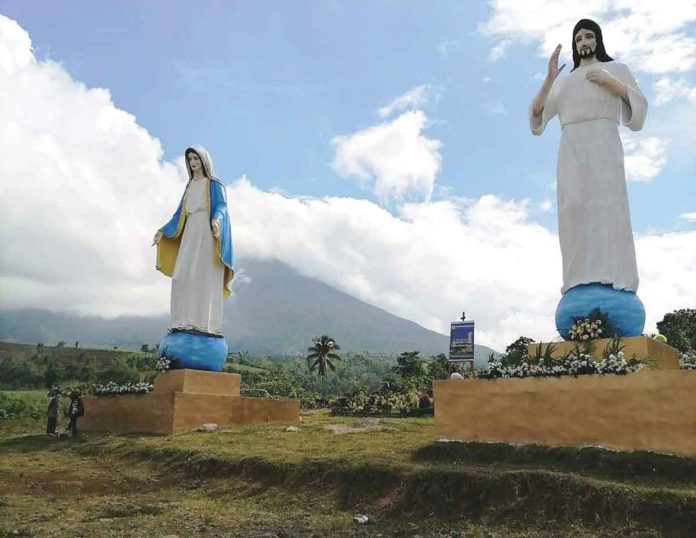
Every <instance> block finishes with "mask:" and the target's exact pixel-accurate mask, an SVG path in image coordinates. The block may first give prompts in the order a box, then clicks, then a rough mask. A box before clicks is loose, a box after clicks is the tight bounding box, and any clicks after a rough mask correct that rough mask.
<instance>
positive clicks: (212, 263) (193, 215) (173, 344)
mask: <svg viewBox="0 0 696 538" xmlns="http://www.w3.org/2000/svg"><path fill="white" fill-rule="evenodd" d="M185 161H186V169H187V170H188V176H189V181H188V183H187V185H186V190H185V191H184V195H183V197H182V198H181V201H180V202H179V206H178V207H177V209H176V211H175V212H174V215H173V216H172V218H171V219H170V220H169V222H167V224H165V225H164V226H162V228H160V229H159V230H158V232H157V234H156V235H155V238H154V242H155V243H156V244H157V269H158V270H159V271H161V272H162V273H164V274H165V275H167V276H171V277H172V293H171V316H170V323H169V334H168V335H167V337H165V339H164V340H163V341H162V343H161V344H160V356H164V357H167V358H169V359H171V360H173V361H174V362H175V363H176V365H177V366H179V367H185V368H198V369H204V370H219V369H220V368H221V367H222V364H223V363H224V360H225V359H226V356H227V344H225V342H224V339H222V313H223V300H224V298H225V297H227V296H229V295H230V290H229V287H228V286H229V284H230V282H231V281H232V278H233V276H234V270H233V269H232V232H231V230H230V221H229V215H228V213H227V199H226V196H225V186H224V185H223V184H222V182H221V181H220V180H219V179H218V178H217V177H215V172H214V170H213V163H212V160H211V158H210V154H209V153H208V151H207V150H206V149H205V148H204V147H202V146H191V147H189V148H187V149H186V153H185ZM223 346H224V357H222V361H219V360H213V359H212V357H214V356H215V357H219V356H222V351H223V350H222V348H223ZM218 363H219V364H218Z"/></svg>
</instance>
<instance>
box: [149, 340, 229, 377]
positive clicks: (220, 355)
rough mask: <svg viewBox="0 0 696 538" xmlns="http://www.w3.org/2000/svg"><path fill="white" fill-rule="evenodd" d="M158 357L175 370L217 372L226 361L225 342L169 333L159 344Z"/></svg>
mask: <svg viewBox="0 0 696 538" xmlns="http://www.w3.org/2000/svg"><path fill="white" fill-rule="evenodd" d="M158 356H159V357H166V358H168V359H169V360H170V361H172V363H173V366H174V367H175V368H190V369H192V370H209V371H212V372H219V371H220V370H222V366H223V365H224V364H225V361H226V360H227V342H225V339H224V338H222V337H220V336H212V335H207V334H200V333H193V332H186V331H175V332H170V333H168V334H167V336H165V337H164V339H163V340H162V341H161V342H160V345H159V351H158Z"/></svg>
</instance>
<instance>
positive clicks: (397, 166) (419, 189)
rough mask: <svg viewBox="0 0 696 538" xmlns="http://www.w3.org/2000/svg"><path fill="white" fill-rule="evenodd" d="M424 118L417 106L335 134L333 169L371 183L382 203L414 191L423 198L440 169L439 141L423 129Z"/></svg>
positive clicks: (364, 182)
mask: <svg viewBox="0 0 696 538" xmlns="http://www.w3.org/2000/svg"><path fill="white" fill-rule="evenodd" d="M426 121H427V118H426V116H425V114H424V113H423V112H422V111H420V110H413V111H409V112H404V113H403V114H401V115H400V116H398V117H397V118H395V119H394V120H392V121H390V122H386V123H381V124H379V125H375V126H372V127H369V128H367V129H364V130H362V131H358V132H356V133H353V134H351V135H346V136H337V137H335V138H334V139H333V140H332V144H333V145H334V147H335V149H336V154H335V157H334V160H333V163H332V166H333V168H334V170H335V171H336V172H337V173H339V174H340V175H342V176H344V177H350V178H355V179H357V180H358V181H359V182H361V183H363V184H372V186H373V188H374V192H375V194H376V195H377V197H378V198H379V200H380V201H381V202H382V203H387V202H388V201H389V200H390V199H395V200H402V199H403V198H404V197H405V196H406V195H407V194H410V193H414V194H416V195H420V196H422V197H424V198H426V199H428V198H429V197H430V195H431V194H432V192H433V188H434V185H435V177H436V175H437V172H438V170H439V169H440V162H441V156H440V146H441V144H440V141H439V140H434V139H429V138H427V137H425V136H424V135H423V133H422V131H423V128H424V127H425V124H426Z"/></svg>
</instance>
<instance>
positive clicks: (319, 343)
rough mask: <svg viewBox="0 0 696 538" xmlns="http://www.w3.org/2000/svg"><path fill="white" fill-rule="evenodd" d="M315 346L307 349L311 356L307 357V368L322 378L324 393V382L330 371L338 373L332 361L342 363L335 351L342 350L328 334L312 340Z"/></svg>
mask: <svg viewBox="0 0 696 538" xmlns="http://www.w3.org/2000/svg"><path fill="white" fill-rule="evenodd" d="M312 343H313V344H314V345H313V346H312V347H310V348H307V351H309V355H307V356H306V357H305V360H306V361H307V367H308V368H309V371H310V372H314V371H316V372H317V375H319V376H321V388H322V392H324V381H325V380H326V374H327V373H328V371H329V370H331V371H332V372H335V371H336V366H335V365H334V363H333V362H331V361H332V360H336V361H340V360H341V357H339V356H338V355H337V354H336V353H334V352H335V351H338V350H340V349H341V348H340V347H339V345H338V344H337V343H336V341H335V340H334V339H333V338H331V337H330V336H329V335H327V334H322V335H321V336H317V337H315V338H313V339H312Z"/></svg>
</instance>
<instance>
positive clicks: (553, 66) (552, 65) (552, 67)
mask: <svg viewBox="0 0 696 538" xmlns="http://www.w3.org/2000/svg"><path fill="white" fill-rule="evenodd" d="M560 54H561V45H558V46H556V48H555V49H554V50H553V52H552V53H551V57H550V58H549V70H548V74H547V78H548V79H549V80H550V81H551V82H553V81H554V80H556V78H558V75H560V74H561V71H563V68H564V67H565V64H563V65H562V66H560V67H558V56H559V55H560Z"/></svg>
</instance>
